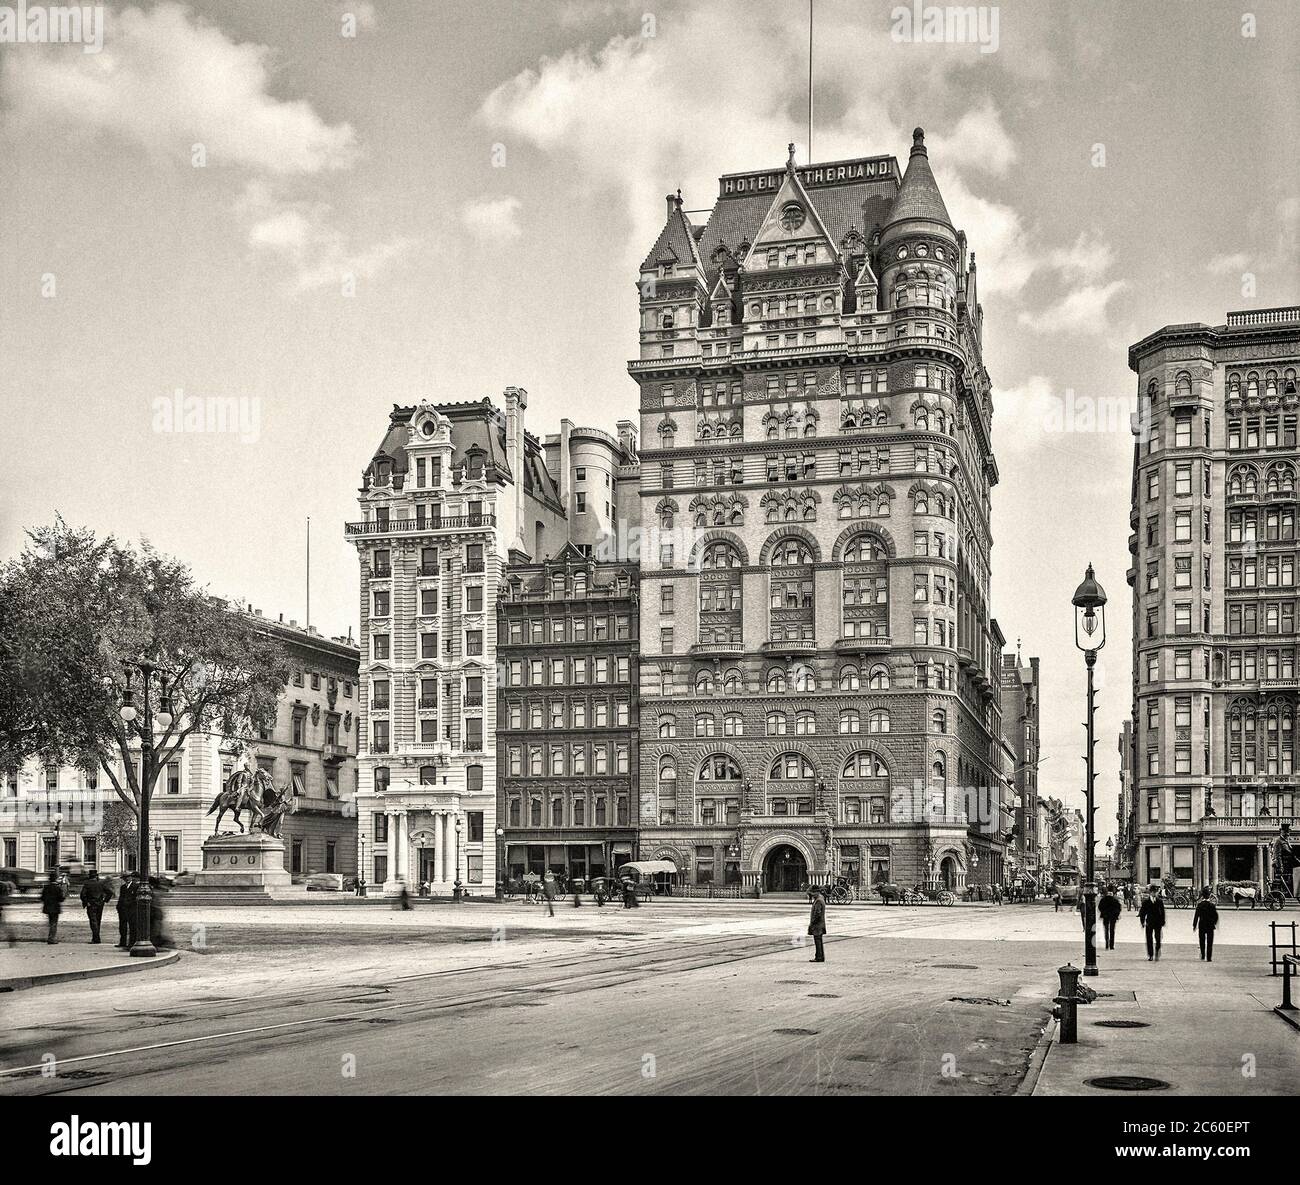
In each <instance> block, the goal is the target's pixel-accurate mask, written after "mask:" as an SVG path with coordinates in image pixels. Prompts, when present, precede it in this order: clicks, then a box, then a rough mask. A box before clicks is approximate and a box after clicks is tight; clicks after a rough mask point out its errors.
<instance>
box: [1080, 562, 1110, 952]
mask: <svg viewBox="0 0 1300 1185" xmlns="http://www.w3.org/2000/svg"><path fill="white" fill-rule="evenodd" d="M1073 602H1074V644H1075V645H1076V646H1077V647H1078V648H1079V649H1080V650H1082V651H1083V660H1084V663H1085V664H1086V666H1087V668H1088V719H1087V721H1086V724H1085V727H1086V729H1087V746H1088V748H1087V753H1086V754H1085V756H1084V763H1085V765H1086V766H1087V788H1086V797H1087V810H1088V817H1087V819H1086V820H1085V823H1084V828H1085V830H1084V881H1083V973H1084V975H1096V974H1097V882H1096V879H1095V876H1094V872H1093V842H1094V841H1093V833H1092V829H1093V812H1094V807H1093V805H1092V796H1093V779H1094V777H1095V776H1096V775H1095V774H1094V773H1093V758H1094V753H1093V747H1094V745H1095V743H1096V742H1095V740H1094V738H1093V726H1094V721H1093V714H1094V712H1095V710H1096V708H1095V701H1094V693H1093V668H1094V667H1095V666H1096V665H1097V651H1098V650H1100V649H1101V648H1102V647H1103V646H1105V645H1106V592H1105V590H1104V589H1103V588H1102V587H1101V585H1100V584H1098V583H1097V578H1096V575H1095V574H1094V573H1093V570H1092V565H1091V564H1089V565H1088V571H1087V573H1086V574H1085V575H1084V578H1083V583H1082V584H1081V585H1079V587H1078V588H1077V589H1075V590H1074V597H1073Z"/></svg>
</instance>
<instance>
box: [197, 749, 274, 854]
mask: <svg viewBox="0 0 1300 1185" xmlns="http://www.w3.org/2000/svg"><path fill="white" fill-rule="evenodd" d="M289 805H290V800H289V792H288V789H287V788H286V789H284V790H277V789H276V788H275V783H274V782H273V781H272V780H271V775H270V774H269V773H267V772H266V770H264V769H249V768H248V767H247V766H244V767H242V768H240V769H237V770H235V772H234V773H232V774H231V775H230V780H229V781H228V782H227V783H226V785H225V787H224V788H223V789H222V790H221V791H220V792H219V793H218V794H217V796H216V798H214V799H213V800H212V805H211V806H210V807H208V811H207V813H208V814H209V815H210V814H212V812H213V811H216V812H217V820H216V822H215V823H214V824H213V825H212V829H213V831H214V833H217V834H220V828H221V820H222V818H223V817H224V815H225V813H226V812H227V811H230V812H231V813H232V814H233V815H234V817H235V826H237V827H238V828H239V830H240V831H241V832H242V831H244V825H243V823H241V822H240V821H239V816H240V814H241V813H242V812H243V811H247V812H248V830H249V831H250V832H251V831H261V832H262V833H263V834H264V835H269V836H271V837H272V838H274V839H279V838H280V825H281V823H282V822H283V820H284V816H285V814H286V813H287V812H288V810H289Z"/></svg>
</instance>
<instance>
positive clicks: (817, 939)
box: [808, 889, 826, 963]
mask: <svg viewBox="0 0 1300 1185" xmlns="http://www.w3.org/2000/svg"><path fill="white" fill-rule="evenodd" d="M808 933H809V934H810V935H811V936H812V940H813V942H814V943H815V944H816V946H817V954H816V955H815V956H814V957H813V958H811V959H809V960H808V961H809V962H810V963H824V962H826V952H825V951H824V950H823V949H822V937H823V936H824V935H825V933H826V898H825V897H823V896H822V891H821V890H820V889H814V890H813V891H812V916H811V917H810V918H809V919H808Z"/></svg>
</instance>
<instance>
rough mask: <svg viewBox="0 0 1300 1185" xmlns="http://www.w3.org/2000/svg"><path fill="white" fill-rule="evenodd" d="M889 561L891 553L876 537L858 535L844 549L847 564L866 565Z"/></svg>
mask: <svg viewBox="0 0 1300 1185" xmlns="http://www.w3.org/2000/svg"><path fill="white" fill-rule="evenodd" d="M887 559H889V552H887V551H886V550H885V546H884V544H883V543H881V542H880V540H879V539H877V538H876V537H875V536H874V535H865V534H864V535H856V536H854V538H853V539H851V540H850V541H849V545H848V546H847V547H846V548H845V549H844V562H845V563H846V564H865V563H872V562H876V561H883V560H887Z"/></svg>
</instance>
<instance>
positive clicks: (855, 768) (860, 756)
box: [840, 753, 889, 778]
mask: <svg viewBox="0 0 1300 1185" xmlns="http://www.w3.org/2000/svg"><path fill="white" fill-rule="evenodd" d="M840 776H841V777H844V778H888V777H889V771H888V770H887V769H886V768H885V763H884V762H883V761H881V760H880V758H879V757H877V756H876V755H875V754H874V753H854V754H853V755H852V756H851V757H850V758H849V759H848V761H846V762H845V763H844V769H843V771H842V772H841V774H840Z"/></svg>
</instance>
